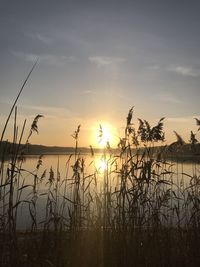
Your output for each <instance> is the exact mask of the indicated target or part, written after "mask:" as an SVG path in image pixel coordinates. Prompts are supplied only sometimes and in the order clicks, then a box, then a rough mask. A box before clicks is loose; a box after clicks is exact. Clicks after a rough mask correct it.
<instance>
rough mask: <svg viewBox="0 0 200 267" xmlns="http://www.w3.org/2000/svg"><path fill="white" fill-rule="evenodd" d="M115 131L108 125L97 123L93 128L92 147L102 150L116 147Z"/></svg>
mask: <svg viewBox="0 0 200 267" xmlns="http://www.w3.org/2000/svg"><path fill="white" fill-rule="evenodd" d="M117 141H118V138H117V130H116V129H115V128H114V127H113V126H111V124H109V123H105V122H103V123H99V124H98V125H95V126H94V128H93V137H92V143H93V146H94V147H97V148H104V147H106V146H107V144H108V143H109V145H110V146H111V147H115V146H116V145H117Z"/></svg>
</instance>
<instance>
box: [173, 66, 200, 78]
mask: <svg viewBox="0 0 200 267" xmlns="http://www.w3.org/2000/svg"><path fill="white" fill-rule="evenodd" d="M168 70H169V71H172V72H175V73H177V74H180V75H182V76H190V77H200V69H196V68H193V67H187V66H170V67H169V68H168Z"/></svg>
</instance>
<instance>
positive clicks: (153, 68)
mask: <svg viewBox="0 0 200 267" xmlns="http://www.w3.org/2000/svg"><path fill="white" fill-rule="evenodd" d="M160 68H161V67H160V65H159V64H154V65H151V66H148V69H149V70H159V69H160Z"/></svg>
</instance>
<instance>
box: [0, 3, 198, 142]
mask: <svg viewBox="0 0 200 267" xmlns="http://www.w3.org/2000/svg"><path fill="white" fill-rule="evenodd" d="M199 10H200V2H199V1H198V0H196V1H195V0H190V1H185V0H168V1H166V0H157V1H156V0H151V1H150V0H132V1H126V0H123V1H118V0H115V1H114V0H113V1H112V0H107V1H104V0H101V1H96V0H93V1H87V0H85V1H75V0H73V1H68V0H65V1H64V0H59V1H55V0H54V1H53V0H40V1H38V0H35V1H27V0H19V1H11V0H6V1H4V0H0V59H1V60H0V131H2V128H3V125H4V123H5V120H6V116H7V115H8V113H9V110H10V108H11V106H12V103H13V101H14V99H15V97H16V95H17V93H18V91H19V89H20V86H21V84H22V83H23V80H24V79H25V78H26V76H27V74H28V72H29V70H30V69H31V67H32V65H33V63H34V61H35V60H36V58H39V62H38V64H37V66H36V68H35V69H34V71H33V73H32V75H31V77H30V79H29V81H28V84H27V86H26V87H25V89H24V91H23V93H22V95H21V97H20V99H19V101H18V103H17V106H18V125H19V129H21V127H22V123H23V120H24V119H27V133H28V131H29V128H30V125H31V123H32V120H33V118H34V117H35V116H36V115H37V114H42V115H44V118H41V119H40V121H39V123H38V128H39V134H38V135H37V134H35V135H33V136H32V138H31V140H30V142H31V143H34V144H45V145H61V146H71V145H73V144H74V140H73V138H72V136H71V135H72V134H73V132H74V131H75V130H76V128H77V126H78V125H79V124H81V131H80V141H79V143H80V146H89V145H90V144H92V145H94V146H95V145H97V144H96V143H95V142H96V141H97V138H96V136H97V135H98V127H99V124H101V125H102V126H103V127H104V125H105V128H106V129H108V128H109V129H110V131H111V132H112V137H111V140H110V142H111V145H112V143H113V145H115V144H116V143H117V142H118V137H119V136H121V135H122V134H123V131H124V126H125V123H126V116H127V113H128V110H129V109H130V108H131V107H132V106H134V114H133V122H134V123H135V126H137V118H141V119H146V120H148V121H149V122H150V123H152V124H156V122H157V121H158V120H159V119H160V118H161V117H166V120H165V127H164V129H165V132H166V141H167V143H170V142H172V141H174V140H175V137H174V135H173V130H176V131H177V132H178V133H180V134H181V135H182V136H183V137H184V138H185V140H186V141H188V139H189V135H190V130H193V131H195V132H196V130H197V127H196V125H195V121H194V117H197V118H200V110H199V100H200V89H199V83H200V53H199V52H200V51H199V49H200V48H199V47H200V16H199ZM12 129H13V125H12V120H11V122H10V124H9V127H8V130H7V132H6V136H5V138H8V139H11V136H12V131H13V130H12ZM197 137H198V135H197Z"/></svg>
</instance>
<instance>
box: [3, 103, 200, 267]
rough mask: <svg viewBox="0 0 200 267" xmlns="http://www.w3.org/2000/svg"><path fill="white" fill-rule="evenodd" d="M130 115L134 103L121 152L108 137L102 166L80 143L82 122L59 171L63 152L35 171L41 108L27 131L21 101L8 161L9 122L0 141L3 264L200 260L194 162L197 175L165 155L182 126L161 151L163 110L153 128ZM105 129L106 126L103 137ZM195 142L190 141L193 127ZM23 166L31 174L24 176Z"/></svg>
mask: <svg viewBox="0 0 200 267" xmlns="http://www.w3.org/2000/svg"><path fill="white" fill-rule="evenodd" d="M15 105H16V102H15V103H14V105H13V108H12V111H14V107H15ZM11 114H12V112H11V113H10V115H9V117H8V120H7V122H8V121H9V119H10V116H11ZM132 116H133V108H131V109H130V110H129V112H128V115H127V118H126V123H125V127H124V128H125V130H124V136H123V137H121V138H120V142H119V150H118V153H117V154H116V153H113V151H112V149H111V148H110V144H109V143H107V145H106V146H105V147H104V149H103V152H102V155H101V160H102V161H103V162H104V166H105V168H104V169H103V171H102V170H101V171H100V170H99V169H95V165H93V164H94V161H91V162H90V163H89V165H93V166H94V168H93V169H92V170H93V171H91V172H89V173H88V169H87V166H86V164H87V162H86V161H85V158H84V156H83V155H81V153H80V150H79V146H78V141H79V134H80V130H81V126H80V125H79V126H78V128H77V130H76V131H75V132H74V134H73V138H74V141H75V148H74V153H73V155H72V154H71V155H68V156H66V173H65V175H64V177H63V176H61V174H60V166H59V161H58V165H57V169H56V170H54V169H53V168H50V170H42V169H41V168H42V156H40V157H39V158H38V162H37V165H36V167H35V170H33V171H32V170H26V169H24V167H23V164H24V158H25V155H24V151H26V148H27V146H28V144H29V140H30V138H31V135H32V134H33V133H34V132H38V120H39V119H40V118H41V117H42V116H41V115H37V116H36V117H35V119H34V121H33V123H32V126H31V129H30V132H29V134H28V136H27V137H26V138H25V136H24V129H25V126H26V121H25V122H24V125H23V127H22V129H21V133H19V129H18V126H17V108H16V107H15V114H14V134H13V143H12V151H11V156H10V158H9V164H7V159H6V160H5V151H6V146H5V144H4V146H2V142H3V140H4V133H5V131H6V127H7V123H6V125H5V128H4V129H3V133H2V137H1V142H0V149H2V147H3V152H2V153H1V162H0V247H1V250H0V266H2V267H4V266H5V267H7V266H20V267H21V266H34V267H35V266H58V267H59V266H60V267H61V266H72V267H73V266H74V267H77V266H87V267H89V266H120V267H122V266H159V267H160V266H200V258H199V253H200V177H199V169H198V164H195V166H194V172H193V175H189V174H185V173H181V171H180V172H179V173H178V171H177V169H176V164H174V163H173V162H170V161H168V160H166V159H165V157H164V155H165V152H167V153H168V152H169V151H173V150H174V149H175V150H176V151H177V150H178V149H180V150H181V147H182V146H183V145H184V141H183V139H182V138H181V137H180V135H178V134H177V133H175V134H176V137H177V141H176V142H174V143H173V144H172V145H170V146H169V147H166V146H161V147H160V149H159V150H156V153H155V149H154V146H155V145H157V144H159V143H160V142H161V143H162V142H163V141H164V131H163V122H164V118H162V119H161V120H160V121H159V122H158V123H157V125H155V126H154V127H151V126H150V124H149V123H148V122H147V121H146V120H141V119H140V120H139V125H138V127H136V126H135V125H133V124H132ZM197 124H198V120H197ZM103 134H104V133H103V130H102V127H101V126H100V128H99V138H100V139H101V138H103ZM192 134H193V135H192ZM190 141H191V149H194V147H195V145H196V144H197V142H198V141H197V139H196V136H195V134H194V133H191V140H190ZM22 143H23V144H24V145H23V146H22V145H21V144H22ZM1 146H2V147H1ZM91 156H92V157H95V155H94V151H93V149H92V147H91ZM27 174H28V175H29V176H31V177H32V178H33V179H32V181H33V182H32V183H27V180H26V178H25V177H26V175H27ZM180 174H181V175H180ZM185 178H187V180H186V179H185ZM42 184H45V185H46V191H45V192H43V193H41V191H40V187H41V185H42ZM41 201H42V203H43V204H44V210H43V212H42V214H40V216H39V215H38V214H39V213H40V210H39V209H40V205H41ZM21 208H22V209H23V210H26V211H27V212H26V216H27V218H26V220H27V221H29V225H30V227H29V228H28V229H24V230H23V231H19V229H18V227H17V225H18V221H19V220H20V214H21V213H20V209H21Z"/></svg>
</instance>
